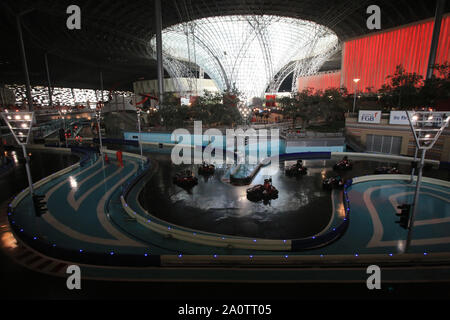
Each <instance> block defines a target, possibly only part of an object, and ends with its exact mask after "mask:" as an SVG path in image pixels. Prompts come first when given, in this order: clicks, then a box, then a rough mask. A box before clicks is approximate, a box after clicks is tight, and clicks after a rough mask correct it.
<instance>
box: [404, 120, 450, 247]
mask: <svg viewBox="0 0 450 320" xmlns="http://www.w3.org/2000/svg"><path fill="white" fill-rule="evenodd" d="M406 115H407V116H408V121H409V125H410V127H411V131H412V133H413V136H414V141H415V143H416V151H418V150H421V151H422V155H421V158H420V163H419V165H418V172H417V180H416V190H415V193H414V202H413V204H412V212H411V216H410V217H409V221H408V237H407V239H406V246H405V252H407V251H408V249H409V247H410V245H411V241H412V231H413V228H414V221H415V217H416V214H417V210H418V208H419V195H420V185H421V180H422V169H423V165H424V163H425V153H426V151H427V150H428V149H431V148H433V146H434V144H435V143H436V141H437V140H438V139H439V136H440V135H441V134H442V132H443V131H444V129H445V128H446V127H447V126H448V124H449V122H450V116H448V115H446V114H445V113H443V112H431V111H411V112H408V111H407V112H406ZM438 119H440V123H439V122H438Z"/></svg>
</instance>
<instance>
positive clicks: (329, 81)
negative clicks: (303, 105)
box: [297, 71, 341, 91]
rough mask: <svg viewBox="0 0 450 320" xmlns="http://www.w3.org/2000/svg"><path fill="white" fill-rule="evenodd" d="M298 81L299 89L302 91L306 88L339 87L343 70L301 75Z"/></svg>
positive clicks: (323, 88)
mask: <svg viewBox="0 0 450 320" xmlns="http://www.w3.org/2000/svg"><path fill="white" fill-rule="evenodd" d="M297 81H298V82H297V87H298V91H302V90H303V89H306V88H313V89H314V90H325V89H327V88H339V87H340V82H341V72H340V71H337V72H327V73H318V74H314V75H311V76H305V77H299V78H298V80H297Z"/></svg>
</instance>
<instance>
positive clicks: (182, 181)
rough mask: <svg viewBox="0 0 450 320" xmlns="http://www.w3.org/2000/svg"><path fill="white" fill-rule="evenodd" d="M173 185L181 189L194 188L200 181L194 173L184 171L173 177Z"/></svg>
mask: <svg viewBox="0 0 450 320" xmlns="http://www.w3.org/2000/svg"><path fill="white" fill-rule="evenodd" d="M173 183H175V184H176V185H177V186H179V187H181V188H192V187H193V186H195V185H196V184H197V183H198V179H197V178H196V177H195V176H194V175H193V173H192V171H190V170H184V171H180V172H178V173H177V174H176V175H175V177H173Z"/></svg>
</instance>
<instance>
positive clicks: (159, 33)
mask: <svg viewBox="0 0 450 320" xmlns="http://www.w3.org/2000/svg"><path fill="white" fill-rule="evenodd" d="M155 23H156V63H157V65H158V68H157V69H158V91H159V105H160V106H161V105H162V103H163V95H164V67H163V61H162V13H161V0H155Z"/></svg>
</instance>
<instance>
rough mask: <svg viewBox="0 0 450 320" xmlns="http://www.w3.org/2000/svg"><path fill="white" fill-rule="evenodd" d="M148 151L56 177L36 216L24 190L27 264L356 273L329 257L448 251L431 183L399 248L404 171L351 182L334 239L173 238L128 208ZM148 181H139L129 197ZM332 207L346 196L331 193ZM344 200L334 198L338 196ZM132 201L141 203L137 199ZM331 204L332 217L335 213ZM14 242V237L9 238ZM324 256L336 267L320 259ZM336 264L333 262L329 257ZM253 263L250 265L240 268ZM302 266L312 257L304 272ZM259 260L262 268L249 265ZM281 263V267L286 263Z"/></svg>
mask: <svg viewBox="0 0 450 320" xmlns="http://www.w3.org/2000/svg"><path fill="white" fill-rule="evenodd" d="M140 167H141V160H140V159H137V158H135V157H125V166H124V167H123V168H120V167H118V166H117V164H116V163H115V161H111V163H109V164H103V162H102V161H101V160H97V161H91V162H90V163H88V164H87V165H86V166H85V167H78V168H75V169H73V170H72V171H70V172H68V173H66V174H64V175H62V176H60V177H57V178H55V179H51V180H49V181H48V182H47V183H45V184H43V185H42V186H41V187H39V188H38V189H37V190H36V191H37V193H39V194H45V195H46V199H47V203H48V209H49V212H48V213H46V214H44V215H43V216H42V217H40V218H38V217H36V216H35V214H34V211H33V209H32V205H31V199H30V197H29V196H26V197H25V198H24V199H23V200H22V201H20V202H19V203H18V204H17V206H16V207H15V208H14V210H13V213H12V214H11V215H10V216H9V217H8V218H9V222H10V225H11V227H12V228H11V229H12V231H13V233H11V231H10V230H9V229H8V230H6V229H5V230H3V229H2V230H0V232H2V233H3V236H10V237H12V236H14V237H15V238H16V239H17V243H16V244H11V246H10V247H9V248H7V250H8V251H9V253H10V254H11V255H12V256H13V257H14V259H15V260H16V261H17V262H19V263H20V264H22V265H25V266H27V267H29V268H31V269H34V270H38V271H40V272H44V273H49V274H57V275H58V274H59V275H64V274H65V269H66V268H65V266H67V265H70V264H78V265H80V266H82V270H83V276H84V277H86V278H95V279H116V280H127V281H182V280H186V281H281V282H282V281H309V280H308V279H316V280H317V279H318V277H320V279H322V280H324V281H326V280H328V281H344V280H345V281H359V280H361V279H360V278H363V279H365V278H366V274H365V272H361V274H355V273H354V272H353V271H352V268H348V269H345V268H344V269H341V271H340V272H334V271H333V270H335V269H333V267H332V266H337V265H341V266H355V265H361V264H363V265H364V264H367V265H369V264H371V263H372V262H377V261H379V262H380V263H381V264H383V263H384V264H386V263H387V264H389V263H391V262H389V261H392V263H398V264H400V265H401V264H402V263H404V258H405V257H407V258H408V259H413V260H417V261H419V262H421V263H425V264H426V263H427V262H433V261H438V262H439V263H441V262H442V261H447V262H448V261H449V259H450V255H449V253H450V200H449V199H450V188H449V187H448V186H447V185H446V183H447V184H448V182H444V184H434V183H430V182H425V183H424V184H423V187H422V192H421V195H420V207H419V211H418V215H417V217H416V223H415V228H414V232H413V241H412V245H411V248H410V251H409V253H408V254H402V252H403V250H404V244H405V239H406V235H407V232H406V230H404V229H402V228H400V227H399V225H398V224H396V223H395V220H398V217H397V216H395V213H396V211H397V210H396V207H397V205H398V204H400V203H403V202H411V200H412V197H413V194H414V187H415V184H410V183H408V182H407V181H404V180H390V179H385V180H374V181H366V182H360V183H356V184H354V185H352V186H351V187H350V188H349V189H348V198H349V201H350V208H351V211H350V223H349V226H348V228H347V230H346V231H345V233H343V234H342V236H341V237H340V238H339V239H338V240H336V241H334V242H333V243H331V244H329V245H327V246H324V247H321V248H316V249H311V250H307V251H299V252H287V251H263V250H250V249H233V248H226V247H222V248H220V247H212V246H206V245H202V244H196V243H191V242H186V241H181V240H177V239H174V238H170V237H166V236H164V235H162V234H159V233H155V232H152V231H151V230H149V229H148V228H145V227H144V226H142V225H140V224H138V223H136V221H134V220H132V219H130V218H129V216H128V215H127V214H126V212H125V211H124V209H123V207H122V204H121V201H120V196H121V194H122V186H123V184H124V183H126V182H127V181H130V180H132V179H133V178H134V177H136V175H137V174H138V173H139V168H140ZM141 187H142V186H141V185H140V184H139V183H138V184H136V186H135V187H134V188H132V190H131V192H130V199H135V198H136V193H137V192H139V188H141ZM332 196H334V197H336V198H335V203H334V207H335V208H339V207H340V206H343V203H342V202H343V197H341V196H340V195H336V193H333V194H332ZM336 202H337V203H336ZM129 203H130V205H133V206H134V205H136V208H134V209H135V210H139V208H138V207H139V206H138V205H137V204H136V203H133V201H132V200H130V202H129ZM339 214H340V213H339V210H338V209H336V210H334V213H333V216H332V218H331V221H330V227H332V224H333V220H334V219H337V218H338V215H339ZM11 243H14V241H12V242H11ZM323 264H325V265H327V264H328V267H329V269H327V270H323V269H321V268H315V267H319V266H322V265H323ZM330 264H331V265H330ZM237 266H246V267H247V268H244V269H243V268H234V267H237ZM299 266H310V267H311V268H309V269H304V270H303V271H302V272H299V269H297V268H298V267H299ZM252 267H255V268H252ZM280 268H282V272H280ZM388 277H391V280H392V281H397V280H398V281H402V279H403V280H404V281H409V280H411V279H417V277H419V278H420V277H423V278H426V279H428V280H429V279H433V278H439V279H440V280H442V279H443V278H444V279H450V271H449V269H448V268H443V269H441V268H438V269H433V268H431V269H424V270H422V269H420V268H419V269H415V270H405V269H395V268H394V269H392V271H391V274H390V275H389V276H388Z"/></svg>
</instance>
